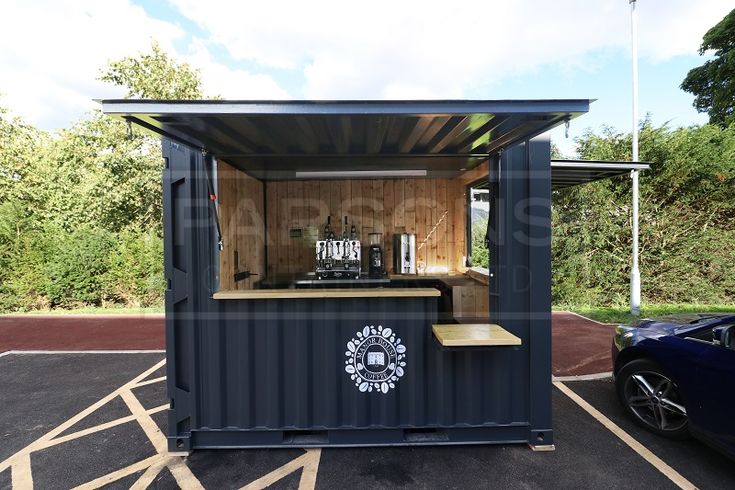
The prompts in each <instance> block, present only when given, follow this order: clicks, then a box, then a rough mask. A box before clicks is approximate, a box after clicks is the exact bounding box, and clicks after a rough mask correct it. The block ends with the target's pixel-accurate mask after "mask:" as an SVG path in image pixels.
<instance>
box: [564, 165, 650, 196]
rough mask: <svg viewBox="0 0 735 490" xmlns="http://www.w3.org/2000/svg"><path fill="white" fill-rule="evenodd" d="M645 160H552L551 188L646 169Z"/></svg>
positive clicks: (571, 185) (570, 185)
mask: <svg viewBox="0 0 735 490" xmlns="http://www.w3.org/2000/svg"><path fill="white" fill-rule="evenodd" d="M650 168H651V166H650V164H648V163H646V162H613V161H604V160H552V161H551V188H552V189H554V190H560V189H566V188H567V187H573V186H575V185H580V184H587V183H588V182H594V181H596V180H602V179H607V178H609V177H615V176H617V175H623V174H626V173H629V172H630V171H631V170H638V171H641V170H648V169H650Z"/></svg>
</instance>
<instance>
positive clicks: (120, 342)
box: [0, 312, 613, 376]
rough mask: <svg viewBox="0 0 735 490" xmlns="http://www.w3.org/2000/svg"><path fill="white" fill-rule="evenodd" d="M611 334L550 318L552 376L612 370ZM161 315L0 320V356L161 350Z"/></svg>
mask: <svg viewBox="0 0 735 490" xmlns="http://www.w3.org/2000/svg"><path fill="white" fill-rule="evenodd" d="M612 334H613V330H612V327H611V326H610V325H603V324H600V323H597V322H593V321H592V320H588V319H586V318H584V317H581V316H578V315H575V314H573V313H566V312H554V313H553V316H552V332H551V335H552V373H553V374H554V375H556V376H575V375H583V374H595V373H601V372H607V371H611V370H612V365H611V359H610V345H611V342H612ZM164 342H165V341H164V331H163V315H153V314H145V315H8V316H0V353H1V352H5V351H8V350H154V349H163V348H164Z"/></svg>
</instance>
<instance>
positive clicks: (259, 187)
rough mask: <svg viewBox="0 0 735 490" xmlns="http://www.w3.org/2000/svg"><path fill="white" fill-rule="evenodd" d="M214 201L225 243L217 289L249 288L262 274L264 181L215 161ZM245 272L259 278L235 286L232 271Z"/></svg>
mask: <svg viewBox="0 0 735 490" xmlns="http://www.w3.org/2000/svg"><path fill="white" fill-rule="evenodd" d="M217 202H218V203H219V218H220V226H221V228H222V238H223V242H224V249H223V250H222V252H221V253H220V290H225V289H251V288H252V285H253V284H254V283H255V282H256V281H258V280H260V279H262V278H263V277H264V274H265V222H264V217H265V214H264V213H263V182H261V181H260V180H258V179H255V178H253V177H250V176H249V175H247V174H246V173H244V172H241V171H239V170H237V169H235V168H234V167H232V166H230V165H229V164H227V163H225V162H223V161H218V162H217ZM235 255H237V262H236V261H235V260H236V257H235ZM247 270H249V271H250V272H252V273H254V274H258V275H257V276H252V277H251V278H248V279H244V280H242V281H238V282H237V283H236V282H235V280H234V274H235V272H242V271H247Z"/></svg>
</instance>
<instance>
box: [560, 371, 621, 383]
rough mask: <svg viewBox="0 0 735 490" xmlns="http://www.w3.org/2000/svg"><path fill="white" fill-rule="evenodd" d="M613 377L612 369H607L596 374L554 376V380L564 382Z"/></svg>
mask: <svg viewBox="0 0 735 490" xmlns="http://www.w3.org/2000/svg"><path fill="white" fill-rule="evenodd" d="M608 378H612V371H607V372H605V373H596V374H580V375H579V376H552V377H551V380H552V381H562V382H564V383H566V382H569V381H597V380H600V379H608Z"/></svg>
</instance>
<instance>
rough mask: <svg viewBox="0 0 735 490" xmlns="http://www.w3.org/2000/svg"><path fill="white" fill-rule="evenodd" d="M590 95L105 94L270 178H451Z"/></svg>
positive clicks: (136, 119)
mask: <svg viewBox="0 0 735 490" xmlns="http://www.w3.org/2000/svg"><path fill="white" fill-rule="evenodd" d="M589 104H590V101H589V100H587V99H573V100H461V101H460V100H440V101H225V100H207V101H159V100H131V99H123V100H104V101H102V110H103V112H104V113H106V114H110V115H114V116H117V117H121V118H123V119H126V120H128V121H130V122H131V123H133V124H136V125H138V126H140V127H142V128H144V129H146V130H148V131H149V132H152V133H155V134H157V135H160V136H163V137H165V138H169V139H172V140H174V141H178V142H181V143H184V144H187V145H190V146H194V147H196V148H203V149H206V150H207V151H208V152H210V153H212V154H214V155H215V156H216V157H218V158H221V159H223V160H226V161H228V162H229V163H231V164H233V165H235V166H237V167H238V168H240V169H241V170H244V171H246V172H248V173H249V174H251V175H253V176H255V177H258V178H261V179H289V178H294V175H295V172H297V171H301V172H303V171H332V172H333V171H355V170H368V171H371V170H372V171H386V170H426V171H427V174H428V176H429V177H432V176H434V177H436V176H442V177H451V176H454V175H457V174H459V173H460V172H461V171H463V170H469V169H471V168H473V167H475V166H477V165H479V164H480V163H482V162H483V161H485V160H486V159H487V156H488V154H492V153H494V152H497V151H498V150H500V149H502V148H507V147H510V146H513V145H514V144H516V143H519V142H521V141H524V140H525V139H528V138H530V137H533V136H536V135H539V134H541V133H544V132H546V131H548V130H549V129H551V128H553V127H554V126H557V125H559V124H562V123H564V122H565V121H568V120H571V119H572V118H575V117H577V116H579V115H581V114H584V113H585V112H587V111H588V110H589Z"/></svg>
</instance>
